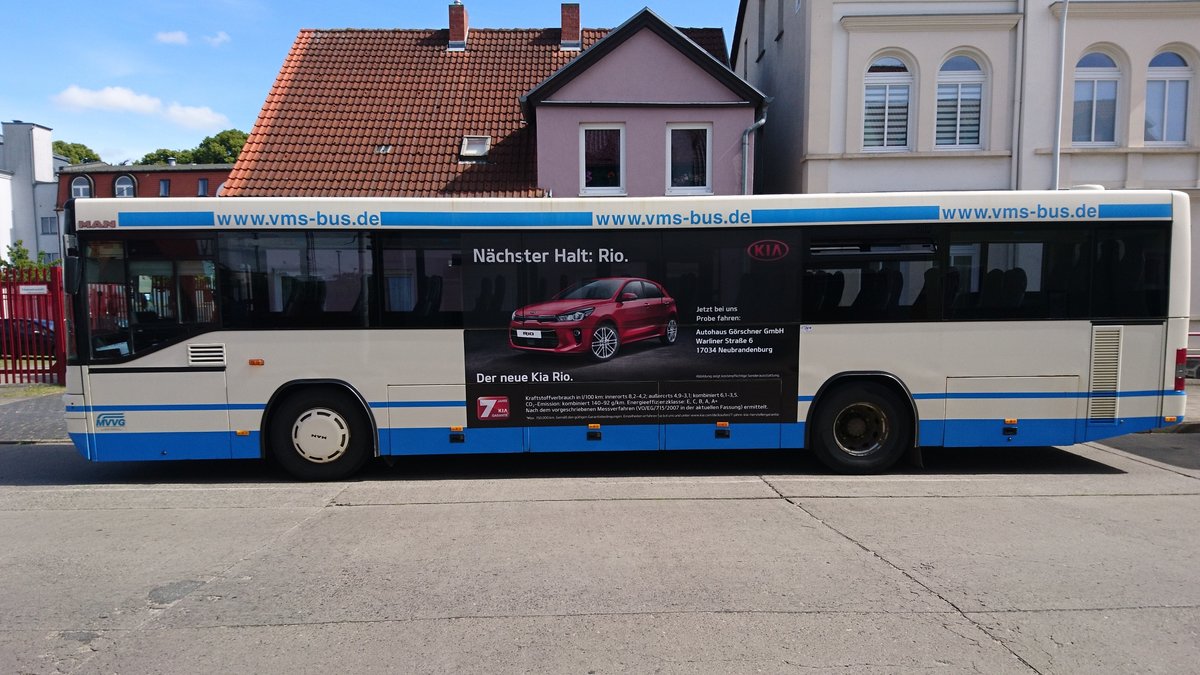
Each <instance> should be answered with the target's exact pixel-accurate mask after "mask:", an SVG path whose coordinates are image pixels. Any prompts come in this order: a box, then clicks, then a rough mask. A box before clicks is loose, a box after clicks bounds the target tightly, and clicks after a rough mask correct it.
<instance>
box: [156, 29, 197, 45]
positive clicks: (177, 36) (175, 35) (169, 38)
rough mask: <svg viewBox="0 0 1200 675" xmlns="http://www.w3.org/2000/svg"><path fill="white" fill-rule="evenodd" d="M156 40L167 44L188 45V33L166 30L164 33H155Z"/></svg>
mask: <svg viewBox="0 0 1200 675" xmlns="http://www.w3.org/2000/svg"><path fill="white" fill-rule="evenodd" d="M206 39H207V38H206ZM154 40H155V42H161V43H163V44H165V45H186V44H187V43H188V35H187V33H185V32H183V31H181V30H172V31H164V32H162V33H155V34H154Z"/></svg>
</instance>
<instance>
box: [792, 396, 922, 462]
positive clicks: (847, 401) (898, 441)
mask: <svg viewBox="0 0 1200 675" xmlns="http://www.w3.org/2000/svg"><path fill="white" fill-rule="evenodd" d="M814 424H815V428H814V430H813V436H812V439H813V445H814V448H813V450H814V452H816V454H817V457H818V458H819V459H820V460H821V461H822V462H823V463H824V464H825V465H826V466H828V467H829V468H830V469H832V470H834V471H836V472H838V473H851V474H868V473H879V472H882V471H886V470H888V469H890V468H891V467H892V465H894V464H895V463H896V462H897V461H898V460H899V459H900V458H901V457H902V456H903V455H904V453H905V452H906V451H907V450H908V449H909V447H911V445H912V420H911V418H910V416H909V415H908V414H907V412H905V410H904V408H903V407H902V404H901V402H900V400H899V398H898V397H897V396H896V395H895V394H894V393H893V392H892V391H891V390H890V389H888V388H887V387H885V386H883V385H882V384H879V383H878V382H855V383H853V384H845V385H842V386H839V387H838V388H837V389H834V390H833V391H831V392H829V393H828V394H826V395H825V396H824V397H822V400H821V403H820V407H818V408H817V411H816V415H815V417H814Z"/></svg>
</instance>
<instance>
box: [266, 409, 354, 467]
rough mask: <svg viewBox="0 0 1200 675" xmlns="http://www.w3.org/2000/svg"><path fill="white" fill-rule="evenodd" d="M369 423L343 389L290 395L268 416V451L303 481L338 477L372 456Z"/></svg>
mask: <svg viewBox="0 0 1200 675" xmlns="http://www.w3.org/2000/svg"><path fill="white" fill-rule="evenodd" d="M370 433H371V425H370V422H369V421H368V419H367V418H366V413H365V412H364V411H363V409H362V406H361V405H359V404H358V403H357V402H356V401H355V400H354V399H353V398H352V397H351V396H350V395H349V394H348V393H345V392H342V391H338V390H336V389H315V390H308V391H303V392H299V393H296V394H293V395H291V396H289V397H288V398H287V399H285V400H284V401H283V402H282V403H280V405H279V408H278V409H277V410H275V412H274V414H272V416H271V426H270V447H271V454H272V455H273V456H274V457H275V459H276V461H278V462H279V464H280V465H281V466H282V467H283V468H284V470H285V471H287V472H288V473H290V474H292V475H293V476H295V477H296V478H300V479H302V480H339V479H342V478H347V477H349V476H351V475H352V474H354V473H355V472H356V471H358V470H359V469H360V468H362V465H363V464H364V463H365V462H366V461H367V459H368V458H369V457H370V455H371V442H370Z"/></svg>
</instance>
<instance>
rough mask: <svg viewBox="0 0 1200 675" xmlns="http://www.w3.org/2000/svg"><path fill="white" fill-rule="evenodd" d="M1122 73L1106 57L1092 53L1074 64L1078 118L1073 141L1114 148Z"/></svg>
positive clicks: (1105, 55) (1074, 127)
mask: <svg viewBox="0 0 1200 675" xmlns="http://www.w3.org/2000/svg"><path fill="white" fill-rule="evenodd" d="M1120 79H1121V71H1120V70H1119V69H1118V68H1117V64H1116V63H1115V62H1114V61H1113V60H1112V58H1111V57H1110V56H1108V55H1107V54H1102V53H1100V52H1090V53H1088V54H1084V56H1083V58H1082V59H1079V62H1078V63H1076V64H1075V115H1074V120H1073V123H1072V125H1071V141H1072V142H1073V143H1076V144H1097V145H1115V144H1116V142H1117V83H1118V82H1119V81H1120Z"/></svg>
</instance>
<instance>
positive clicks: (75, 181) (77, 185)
mask: <svg viewBox="0 0 1200 675" xmlns="http://www.w3.org/2000/svg"><path fill="white" fill-rule="evenodd" d="M91 196H92V181H91V180H89V179H88V177H87V176H76V177H75V178H72V179H71V198H72V199H86V198H88V197H91Z"/></svg>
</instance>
